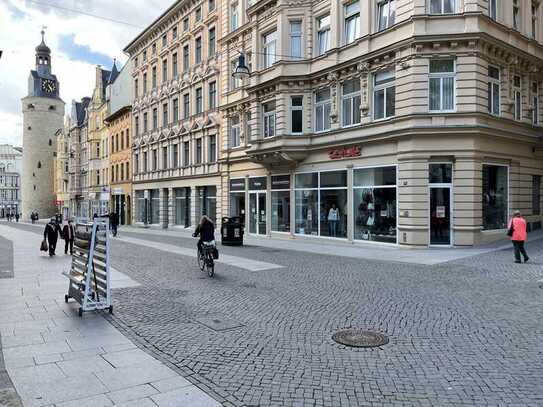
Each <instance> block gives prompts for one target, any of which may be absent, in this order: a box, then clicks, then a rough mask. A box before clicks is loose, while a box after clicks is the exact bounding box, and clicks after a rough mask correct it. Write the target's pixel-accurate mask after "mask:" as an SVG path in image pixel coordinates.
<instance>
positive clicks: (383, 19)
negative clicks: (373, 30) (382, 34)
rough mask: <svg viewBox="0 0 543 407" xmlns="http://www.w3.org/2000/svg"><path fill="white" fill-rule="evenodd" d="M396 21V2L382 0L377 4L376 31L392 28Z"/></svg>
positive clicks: (393, 0) (394, 0)
mask: <svg viewBox="0 0 543 407" xmlns="http://www.w3.org/2000/svg"><path fill="white" fill-rule="evenodd" d="M395 20H396V0H384V1H381V2H380V3H378V4H377V30H378V31H382V30H386V29H387V28H389V27H392V26H393V25H394V23H395Z"/></svg>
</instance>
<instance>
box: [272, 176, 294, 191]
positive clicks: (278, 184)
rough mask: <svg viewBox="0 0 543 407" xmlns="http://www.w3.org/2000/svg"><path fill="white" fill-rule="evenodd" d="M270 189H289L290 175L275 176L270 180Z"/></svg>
mask: <svg viewBox="0 0 543 407" xmlns="http://www.w3.org/2000/svg"><path fill="white" fill-rule="evenodd" d="M271 189H290V175H275V176H273V177H272V178H271Z"/></svg>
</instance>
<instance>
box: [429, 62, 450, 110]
mask: <svg viewBox="0 0 543 407" xmlns="http://www.w3.org/2000/svg"><path fill="white" fill-rule="evenodd" d="M440 59H442V60H450V61H452V63H453V71H452V72H438V73H432V72H430V69H431V66H432V64H431V62H432V61H433V60H437V59H429V60H428V112H430V113H447V112H455V111H456V60H455V59H454V58H440ZM450 77H452V78H453V107H452V109H443V95H444V92H443V79H446V78H450ZM436 78H438V79H440V81H439V83H440V85H439V93H440V101H439V106H440V107H441V108H440V109H437V110H436V109H434V110H432V109H431V108H430V80H431V79H436Z"/></svg>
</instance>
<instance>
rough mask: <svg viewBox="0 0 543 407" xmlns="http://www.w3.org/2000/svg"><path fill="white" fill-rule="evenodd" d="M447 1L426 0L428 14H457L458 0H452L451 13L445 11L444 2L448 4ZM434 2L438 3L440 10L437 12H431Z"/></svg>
mask: <svg viewBox="0 0 543 407" xmlns="http://www.w3.org/2000/svg"><path fill="white" fill-rule="evenodd" d="M448 1H449V0H428V14H432V15H447V14H455V13H457V12H458V0H453V3H454V4H453V7H452V11H445V2H448ZM434 2H438V3H439V6H440V10H439V11H438V12H434V11H432V4H433V3H434Z"/></svg>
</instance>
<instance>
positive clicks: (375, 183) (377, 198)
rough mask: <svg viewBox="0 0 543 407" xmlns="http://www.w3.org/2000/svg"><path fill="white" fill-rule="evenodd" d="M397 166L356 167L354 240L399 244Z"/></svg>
mask: <svg viewBox="0 0 543 407" xmlns="http://www.w3.org/2000/svg"><path fill="white" fill-rule="evenodd" d="M396 195H397V193H396V167H381V168H364V169H355V170H354V173H353V215H354V218H355V219H354V239H355V240H367V241H374V242H384V243H396V241H397V238H396V235H397V233H396V227H397V226H396V225H397V214H396V208H397V202H396Z"/></svg>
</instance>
